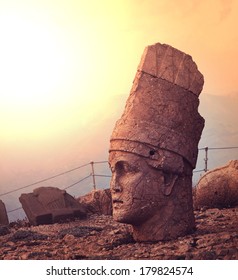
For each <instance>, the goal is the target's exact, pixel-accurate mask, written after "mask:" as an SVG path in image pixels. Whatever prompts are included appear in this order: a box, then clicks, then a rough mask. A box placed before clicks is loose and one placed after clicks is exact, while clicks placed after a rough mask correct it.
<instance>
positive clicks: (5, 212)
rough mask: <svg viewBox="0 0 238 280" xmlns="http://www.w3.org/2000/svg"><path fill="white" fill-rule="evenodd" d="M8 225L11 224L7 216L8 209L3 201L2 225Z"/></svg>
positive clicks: (0, 203)
mask: <svg viewBox="0 0 238 280" xmlns="http://www.w3.org/2000/svg"><path fill="white" fill-rule="evenodd" d="M8 224H9V220H8V216H7V211H6V207H5V204H4V203H3V201H2V200H0V225H8Z"/></svg>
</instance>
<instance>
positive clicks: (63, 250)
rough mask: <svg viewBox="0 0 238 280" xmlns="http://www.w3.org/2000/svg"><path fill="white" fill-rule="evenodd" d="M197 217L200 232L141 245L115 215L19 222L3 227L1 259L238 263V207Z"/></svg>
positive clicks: (0, 228) (215, 210)
mask: <svg viewBox="0 0 238 280" xmlns="http://www.w3.org/2000/svg"><path fill="white" fill-rule="evenodd" d="M195 216H196V225H197V230H196V232H195V233H193V234H191V235H187V236H185V237H181V238H178V239H177V240H173V241H166V242H157V243H135V242H134V241H133V238H132V235H131V227H130V226H129V225H125V224H119V223H117V222H115V221H113V219H112V217H111V216H97V215H92V216H90V217H89V218H88V219H85V220H75V221H69V222H67V223H58V224H52V225H40V226H30V225H29V224H28V223H27V222H26V221H19V222H16V223H12V224H10V226H8V227H3V226H2V227H0V259H1V260H9V259H13V260H32V259H53V260H72V259H73V260H75V259H91V260H92V259H109V260H111V259H124V260H127V259H166V260H167V259H179V260H183V259H199V260H201V259H203V260H207V259H225V260H227V259H229V260H231V259H235V260H238V208H230V209H221V210H219V209H208V210H204V211H196V212H195Z"/></svg>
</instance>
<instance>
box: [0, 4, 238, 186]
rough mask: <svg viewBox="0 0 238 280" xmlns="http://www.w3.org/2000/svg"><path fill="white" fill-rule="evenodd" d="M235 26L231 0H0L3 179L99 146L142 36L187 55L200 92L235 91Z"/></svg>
mask: <svg viewBox="0 0 238 280" xmlns="http://www.w3.org/2000/svg"><path fill="white" fill-rule="evenodd" d="M237 26H238V1H237V0H209V1H205V0H199V1H198V0H193V1H190V0H176V1H175V0H170V1H167V0H144V1H143V0H115V1H111V0H108V1H107V0H100V1H97V0H85V1H84V0H75V1H74V0H61V1H60V0H21V1H19V0H15V1H13V0H0V38H1V44H0V75H1V82H0V127H1V137H0V155H1V161H2V162H1V166H0V172H1V173H2V174H1V176H2V175H5V177H4V176H2V177H4V178H5V179H4V181H3V182H4V184H5V186H6V185H7V184H9V185H11V186H12V187H13V186H14V184H15V183H16V182H15V183H14V180H15V178H17V176H18V177H19V176H20V178H21V179H22V178H23V177H27V176H28V179H26V182H27V180H28V182H29V180H31V179H32V180H33V179H34V178H35V177H34V176H35V174H36V173H37V170H39V172H38V174H39V176H40V175H42V176H43V175H44V174H45V173H43V174H41V172H40V170H42V169H47V168H48V169H50V172H51V171H57V170H64V169H65V168H71V167H73V166H74V165H75V164H76V163H79V164H80V163H81V162H82V161H83V160H85V161H89V160H94V159H96V158H100V157H102V156H104V155H105V154H106V153H105V150H106V149H107V143H108V142H109V136H110V131H111V129H112V127H113V125H114V121H115V119H116V118H118V117H119V115H120V113H121V111H120V110H121V107H119V104H120V106H121V104H123V103H124V101H125V100H126V97H127V96H128V94H129V91H130V88H131V85H132V81H133V78H134V76H135V72H136V67H137V65H138V63H139V61H140V57H141V54H142V52H143V50H144V48H145V46H146V45H149V44H154V43H156V42H161V43H167V44H170V45H172V46H174V47H176V48H178V49H180V50H182V51H184V52H186V53H188V54H190V55H192V57H193V59H194V60H195V62H196V63H197V65H198V68H199V70H200V71H201V72H202V73H203V74H204V77H205V86H204V90H203V93H202V94H213V95H238V79H237V74H236V72H237V71H236V66H237V61H238V52H237V49H238V33H237ZM120 96H121V97H120ZM123 96H124V99H123ZM119 97H120V98H119ZM110 120H111V121H110ZM104 125H105V126H106V128H105V127H104ZM100 130H101V131H102V133H101V134H100ZM85 139H86V140H85ZM87 139H90V141H87ZM104 159H105V158H103V160H104ZM55 163H57V164H55ZM31 171H32V172H31ZM34 172H35V173H34ZM33 173H34V175H32V174H33ZM6 174H7V175H6ZM9 174H11V176H9ZM14 174H15V175H16V174H17V176H15V175H14ZM29 174H31V175H32V176H33V177H34V178H31V179H29V178H30V176H29ZM19 180H20V179H19ZM19 182H20V183H22V181H21V180H20V181H19ZM19 182H18V183H19ZM2 187H3V186H0V188H2Z"/></svg>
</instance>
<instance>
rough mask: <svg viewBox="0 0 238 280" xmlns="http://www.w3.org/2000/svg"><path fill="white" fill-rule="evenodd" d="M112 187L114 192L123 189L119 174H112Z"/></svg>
mask: <svg viewBox="0 0 238 280" xmlns="http://www.w3.org/2000/svg"><path fill="white" fill-rule="evenodd" d="M111 189H112V191H114V192H121V191H122V187H121V184H120V183H119V180H118V176H117V174H116V173H115V174H113V175H112V179H111Z"/></svg>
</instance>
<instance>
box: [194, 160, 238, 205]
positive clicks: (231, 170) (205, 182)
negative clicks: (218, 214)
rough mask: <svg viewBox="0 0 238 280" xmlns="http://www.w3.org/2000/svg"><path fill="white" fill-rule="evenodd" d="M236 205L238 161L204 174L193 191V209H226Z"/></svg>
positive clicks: (237, 199) (237, 198) (237, 200)
mask: <svg viewBox="0 0 238 280" xmlns="http://www.w3.org/2000/svg"><path fill="white" fill-rule="evenodd" d="M237 205H238V160H231V161H229V163H228V164H226V165H224V166H221V167H219V168H215V169H213V170H211V171H208V172H207V173H205V174H204V175H203V176H202V178H201V179H200V180H199V182H198V184H197V186H196V188H195V190H194V207H195V208H196V209H200V208H203V207H205V208H228V207H233V206H237Z"/></svg>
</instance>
